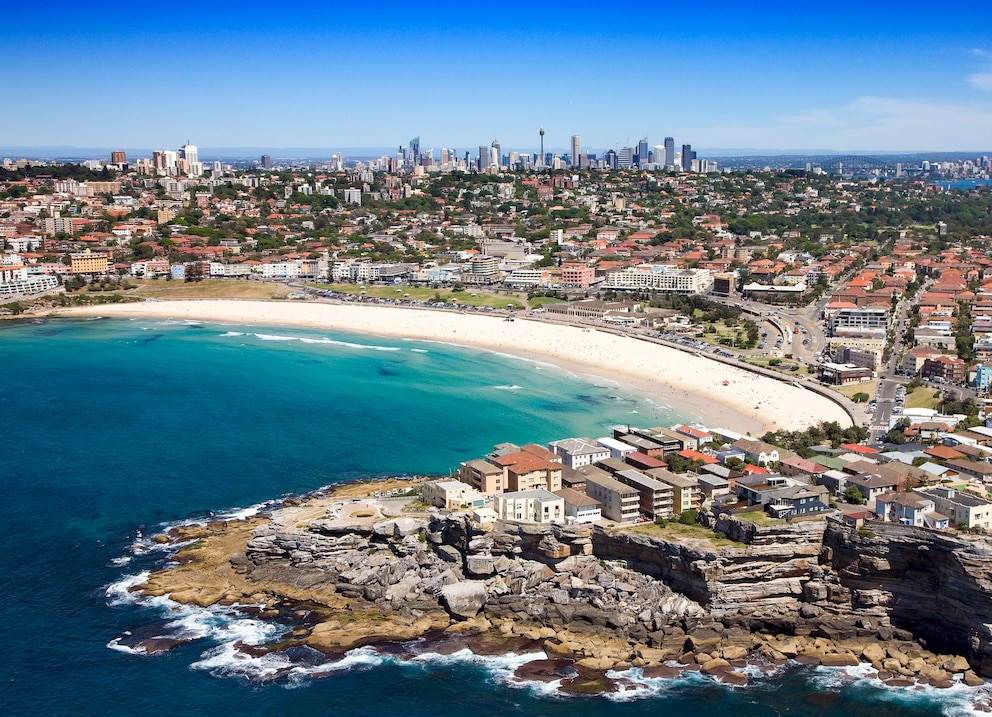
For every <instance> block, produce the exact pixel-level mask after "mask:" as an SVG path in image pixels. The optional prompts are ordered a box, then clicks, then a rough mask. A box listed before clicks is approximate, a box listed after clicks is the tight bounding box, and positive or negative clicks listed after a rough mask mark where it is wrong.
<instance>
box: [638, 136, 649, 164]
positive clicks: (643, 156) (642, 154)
mask: <svg viewBox="0 0 992 717" xmlns="http://www.w3.org/2000/svg"><path fill="white" fill-rule="evenodd" d="M647 163H648V138H647V137H645V138H644V139H642V140H641V141H640V142H638V143H637V166H638V167H644V165H646V164H647Z"/></svg>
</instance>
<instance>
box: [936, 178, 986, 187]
mask: <svg viewBox="0 0 992 717" xmlns="http://www.w3.org/2000/svg"><path fill="white" fill-rule="evenodd" d="M933 184H934V185H936V186H938V187H943V188H944V189H974V188H975V187H987V186H989V185H992V179H955V180H950V181H948V180H944V181H939V180H938V181H936V182H933Z"/></svg>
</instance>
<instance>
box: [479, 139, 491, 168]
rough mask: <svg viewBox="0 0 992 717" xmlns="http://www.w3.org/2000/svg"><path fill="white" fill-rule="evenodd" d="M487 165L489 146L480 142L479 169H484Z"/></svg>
mask: <svg viewBox="0 0 992 717" xmlns="http://www.w3.org/2000/svg"><path fill="white" fill-rule="evenodd" d="M488 166H489V147H486V146H485V145H482V144H480V145H479V171H480V172H481V171H482V170H484V169H486V168H487V167H488Z"/></svg>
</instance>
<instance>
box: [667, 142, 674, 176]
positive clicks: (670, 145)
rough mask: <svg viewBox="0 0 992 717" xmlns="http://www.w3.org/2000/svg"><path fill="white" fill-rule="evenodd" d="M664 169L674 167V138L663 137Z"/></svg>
mask: <svg viewBox="0 0 992 717" xmlns="http://www.w3.org/2000/svg"><path fill="white" fill-rule="evenodd" d="M665 169H675V140H674V139H672V138H671V137H665Z"/></svg>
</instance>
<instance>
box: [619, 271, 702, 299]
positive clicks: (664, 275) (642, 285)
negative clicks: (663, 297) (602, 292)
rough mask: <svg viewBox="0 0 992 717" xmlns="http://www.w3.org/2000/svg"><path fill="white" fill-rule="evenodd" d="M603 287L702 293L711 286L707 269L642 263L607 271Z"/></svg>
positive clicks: (673, 292)
mask: <svg viewBox="0 0 992 717" xmlns="http://www.w3.org/2000/svg"><path fill="white" fill-rule="evenodd" d="M603 288H604V289H615V290H620V291H632V290H637V289H647V290H649V291H663V292H665V293H669V294H705V293H707V292H709V291H710V290H711V289H712V288H713V274H712V273H711V272H710V271H709V269H675V268H673V267H670V266H662V265H655V264H641V265H639V266H632V267H628V268H626V269H623V270H621V271H613V272H610V273H609V274H607V275H606V282H605V283H604V284H603Z"/></svg>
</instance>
